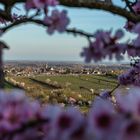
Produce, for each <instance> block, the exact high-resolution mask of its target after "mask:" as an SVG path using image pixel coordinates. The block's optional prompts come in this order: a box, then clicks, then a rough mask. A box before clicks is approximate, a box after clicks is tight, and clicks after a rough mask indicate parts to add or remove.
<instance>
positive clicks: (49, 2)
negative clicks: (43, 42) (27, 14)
mask: <svg viewBox="0 0 140 140" xmlns="http://www.w3.org/2000/svg"><path fill="white" fill-rule="evenodd" d="M58 4H59V2H58V1H57V0H27V2H26V5H25V8H26V10H27V11H29V10H30V9H39V10H42V9H43V11H44V14H45V17H44V19H43V22H44V23H45V24H46V26H47V27H48V29H47V32H48V34H53V33H54V31H58V32H60V33H61V32H64V31H65V30H66V27H67V26H68V24H69V22H70V20H69V18H68V17H67V12H66V11H65V10H63V11H61V12H60V11H59V10H57V9H53V10H52V11H51V15H49V8H48V7H49V6H51V7H55V6H56V5H58Z"/></svg>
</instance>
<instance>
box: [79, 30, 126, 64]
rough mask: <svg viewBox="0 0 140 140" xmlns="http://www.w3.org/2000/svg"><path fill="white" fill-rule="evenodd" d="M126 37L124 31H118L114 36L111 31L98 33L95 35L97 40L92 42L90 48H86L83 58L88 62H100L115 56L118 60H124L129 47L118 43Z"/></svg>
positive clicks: (82, 54)
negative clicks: (123, 54)
mask: <svg viewBox="0 0 140 140" xmlns="http://www.w3.org/2000/svg"><path fill="white" fill-rule="evenodd" d="M123 36H124V33H123V31H122V30H117V31H116V33H115V35H114V36H112V35H111V32H110V31H106V32H104V31H97V32H96V33H95V34H94V37H95V40H94V41H91V42H90V44H89V47H88V48H84V50H83V52H82V53H81V56H83V57H85V61H86V62H90V61H91V60H92V59H93V60H94V61H95V62H96V61H100V60H102V59H104V58H106V57H107V56H108V57H109V58H110V59H112V58H113V55H115V57H116V59H117V60H121V59H123V57H122V53H125V51H126V48H127V46H126V45H125V44H123V43H118V41H119V39H121V38H122V37H123Z"/></svg>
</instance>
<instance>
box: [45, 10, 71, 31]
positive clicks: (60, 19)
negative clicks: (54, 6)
mask: <svg viewBox="0 0 140 140" xmlns="http://www.w3.org/2000/svg"><path fill="white" fill-rule="evenodd" d="M69 22H70V20H69V18H68V17H67V12H66V11H65V10H63V11H62V12H59V11H58V10H53V11H52V14H51V16H47V15H46V17H45V19H44V23H45V24H46V25H48V30H47V32H48V33H49V34H53V33H54V31H55V30H57V31H58V32H60V33H61V32H64V31H65V30H66V27H67V26H68V24H69Z"/></svg>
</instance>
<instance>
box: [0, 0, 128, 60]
mask: <svg viewBox="0 0 140 140" xmlns="http://www.w3.org/2000/svg"><path fill="white" fill-rule="evenodd" d="M117 4H120V3H118V2H117ZM20 8H21V6H20ZM60 9H66V10H68V15H69V17H70V19H71V23H70V25H69V27H75V28H77V29H82V30H84V31H87V32H90V33H94V32H95V31H96V30H97V29H104V30H110V29H113V30H115V29H118V28H122V27H123V26H124V24H125V19H123V18H121V17H119V16H116V15H112V14H110V13H107V12H103V11H97V10H87V9H75V8H70V9H67V8H65V7H60ZM17 12H18V11H17ZM127 37H128V38H129V35H127ZM2 40H4V41H5V42H6V43H7V44H8V45H9V46H10V50H5V52H4V59H5V60H44V61H84V58H81V57H80V52H81V51H82V48H83V47H85V46H87V40H86V39H85V38H83V37H74V36H73V35H70V34H66V33H63V34H59V33H55V34H54V35H52V36H49V35H47V33H46V29H45V28H42V27H39V26H37V25H32V24H26V25H22V26H19V27H16V28H13V29H11V30H10V31H8V32H7V33H5V34H4V35H3V37H2Z"/></svg>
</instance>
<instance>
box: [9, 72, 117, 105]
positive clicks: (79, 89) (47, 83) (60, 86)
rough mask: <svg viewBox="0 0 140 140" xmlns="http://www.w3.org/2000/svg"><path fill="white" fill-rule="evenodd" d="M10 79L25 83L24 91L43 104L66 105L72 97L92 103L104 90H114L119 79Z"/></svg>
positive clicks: (41, 76)
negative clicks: (67, 100)
mask: <svg viewBox="0 0 140 140" xmlns="http://www.w3.org/2000/svg"><path fill="white" fill-rule="evenodd" d="M10 78H12V79H14V80H15V81H17V82H19V83H24V86H23V89H24V90H25V91H26V93H27V95H28V96H30V97H32V98H35V99H38V100H40V101H41V102H42V103H48V102H49V103H54V102H58V103H62V102H63V103H65V100H66V99H68V98H70V97H72V98H74V99H76V100H82V101H91V100H93V99H94V97H95V96H96V95H98V94H99V93H100V92H102V91H103V90H105V89H107V90H112V89H113V88H114V87H115V86H116V85H117V84H118V83H117V79H114V78H113V77H108V76H104V75H100V76H99V75H55V76H54V75H52V76H47V75H40V76H34V77H10ZM10 86H11V85H10ZM14 86H15V85H14Z"/></svg>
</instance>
